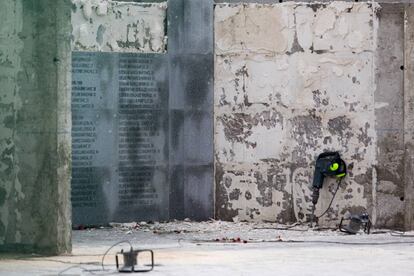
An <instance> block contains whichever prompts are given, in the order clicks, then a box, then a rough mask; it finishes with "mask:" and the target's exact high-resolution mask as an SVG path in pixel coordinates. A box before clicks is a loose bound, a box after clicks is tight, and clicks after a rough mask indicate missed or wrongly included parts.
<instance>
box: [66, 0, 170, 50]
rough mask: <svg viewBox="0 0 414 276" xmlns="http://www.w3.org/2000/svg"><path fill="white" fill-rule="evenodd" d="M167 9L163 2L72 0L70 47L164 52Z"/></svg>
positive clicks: (77, 48) (76, 48) (74, 48)
mask: <svg viewBox="0 0 414 276" xmlns="http://www.w3.org/2000/svg"><path fill="white" fill-rule="evenodd" d="M166 9H167V3H166V2H163V3H133V2H129V3H128V2H121V1H108V0H72V26H73V31H72V48H73V50H75V51H104V52H112V51H114V52H147V53H163V52H165V48H166V36H165V20H166Z"/></svg>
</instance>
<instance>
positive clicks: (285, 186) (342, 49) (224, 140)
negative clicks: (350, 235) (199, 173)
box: [215, 2, 378, 225]
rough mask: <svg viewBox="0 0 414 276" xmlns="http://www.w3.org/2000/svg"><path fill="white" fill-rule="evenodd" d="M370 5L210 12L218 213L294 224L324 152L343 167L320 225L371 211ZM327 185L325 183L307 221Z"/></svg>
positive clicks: (306, 207) (306, 204)
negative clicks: (340, 180) (342, 162)
mask: <svg viewBox="0 0 414 276" xmlns="http://www.w3.org/2000/svg"><path fill="white" fill-rule="evenodd" d="M377 8H378V7H377V5H376V4H370V3H349V2H348V3H346V2H332V3H329V4H319V5H315V4H314V5H311V6H310V5H308V4H301V3H293V2H287V3H282V4H272V5H265V4H218V5H216V8H215V156H216V159H215V162H216V186H217V189H216V190H217V192H218V194H217V195H216V197H217V201H218V204H216V208H218V214H219V216H221V217H222V218H229V217H233V218H234V219H243V220H271V221H274V220H277V221H280V222H289V221H294V220H302V219H304V215H306V214H308V213H309V212H310V207H311V203H310V194H311V191H310V189H309V186H310V184H311V182H312V177H313V168H314V160H315V159H316V157H317V155H318V154H319V153H321V152H323V151H325V150H335V151H339V152H340V153H341V155H342V156H343V158H344V159H345V161H346V162H347V163H348V165H349V166H350V167H349V175H348V176H347V177H346V179H345V180H344V182H343V183H342V186H341V189H340V190H339V192H338V195H337V198H336V200H335V202H334V204H333V206H332V209H331V210H330V211H329V212H328V215H327V216H326V217H324V218H323V221H324V223H325V224H327V225H328V224H333V223H334V222H337V220H338V218H339V217H342V216H343V215H344V214H345V213H347V212H349V211H357V210H364V209H367V210H368V211H370V210H371V206H372V193H371V189H372V183H373V181H375V180H373V179H374V178H375V173H373V170H372V168H373V165H374V164H375V160H376V137H375V130H374V127H375V113H374V111H375V110H374V91H375V80H374V73H375V72H374V71H375V70H374V68H375V64H374V52H375V43H376V31H377V18H376V16H375V10H376V9H377ZM335 187H336V186H335V183H334V182H333V181H330V182H329V183H326V185H325V187H324V188H323V190H322V192H321V198H320V201H319V204H318V206H317V209H316V214H317V215H318V214H320V213H321V212H322V211H323V210H324V209H325V208H327V205H328V203H329V201H330V198H331V197H332V192H333V190H334V189H335ZM220 214H221V215H220Z"/></svg>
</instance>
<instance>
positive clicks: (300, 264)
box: [0, 221, 414, 276]
mask: <svg viewBox="0 0 414 276" xmlns="http://www.w3.org/2000/svg"><path fill="white" fill-rule="evenodd" d="M114 226H115V227H114V228H108V229H94V230H83V231H74V232H73V255H71V256H59V257H35V256H33V257H28V256H14V258H11V257H10V256H2V257H1V259H0V275H116V273H115V271H114V253H115V252H117V251H119V250H120V249H121V248H124V249H128V248H129V246H128V245H127V244H122V245H119V246H117V247H115V248H113V249H112V250H111V251H110V252H109V254H108V255H107V257H106V258H105V269H106V270H105V271H102V268H101V261H102V254H103V253H104V252H105V251H106V250H107V249H108V248H109V247H110V246H111V245H112V244H114V243H115V242H118V241H123V240H127V241H130V242H131V243H132V244H133V246H134V248H136V249H140V248H141V249H143V248H151V249H153V250H154V252H155V263H156V267H155V269H154V271H152V272H150V273H149V275H154V276H155V275H208V276H211V275H212V274H216V275H413V274H414V237H408V236H405V237H399V236H392V233H389V232H387V233H382V234H372V235H366V234H360V235H355V236H348V235H345V234H343V233H340V232H337V231H329V230H328V231H306V227H297V228H295V229H294V230H303V231H292V230H289V231H286V230H275V229H257V228H263V227H271V228H272V227H276V226H277V225H275V224H253V223H227V222H220V221H210V222H203V223H192V222H173V223H167V224H144V223H143V224H136V223H131V224H124V225H114ZM405 234H406V235H410V236H411V235H413V234H414V233H405ZM223 238H228V239H231V238H234V239H236V240H237V238H240V239H241V241H243V240H246V241H247V243H243V242H236V243H234V242H213V240H215V239H223ZM294 241H295V242H294ZM143 261H144V259H143ZM78 263H82V264H81V265H80V266H81V267H79V266H77V264H78ZM68 268H71V269H70V270H66V271H64V270H65V269H68ZM87 270H89V271H87Z"/></svg>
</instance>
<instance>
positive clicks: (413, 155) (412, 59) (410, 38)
mask: <svg viewBox="0 0 414 276" xmlns="http://www.w3.org/2000/svg"><path fill="white" fill-rule="evenodd" d="M404 28H405V39H404V42H405V47H404V56H405V57H404V59H405V64H404V72H405V74H404V145H405V169H404V180H405V198H404V200H405V228H406V229H411V230H412V229H414V128H413V126H414V5H407V6H406V9H405V24H404Z"/></svg>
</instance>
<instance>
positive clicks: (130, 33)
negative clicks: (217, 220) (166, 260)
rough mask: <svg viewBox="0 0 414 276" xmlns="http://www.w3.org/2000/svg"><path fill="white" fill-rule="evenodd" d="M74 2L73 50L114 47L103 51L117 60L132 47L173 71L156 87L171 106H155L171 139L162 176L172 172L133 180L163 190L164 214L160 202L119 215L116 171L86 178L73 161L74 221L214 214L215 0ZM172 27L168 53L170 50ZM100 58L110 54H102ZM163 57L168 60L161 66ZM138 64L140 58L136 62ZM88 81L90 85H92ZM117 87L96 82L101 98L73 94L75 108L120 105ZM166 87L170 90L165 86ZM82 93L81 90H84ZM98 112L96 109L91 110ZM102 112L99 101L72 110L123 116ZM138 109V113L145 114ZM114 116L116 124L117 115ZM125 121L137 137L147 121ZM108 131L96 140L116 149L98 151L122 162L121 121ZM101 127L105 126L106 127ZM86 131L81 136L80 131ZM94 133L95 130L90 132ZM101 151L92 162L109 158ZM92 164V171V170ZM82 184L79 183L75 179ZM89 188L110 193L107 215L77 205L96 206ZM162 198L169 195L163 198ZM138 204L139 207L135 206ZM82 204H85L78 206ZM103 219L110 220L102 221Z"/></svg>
mask: <svg viewBox="0 0 414 276" xmlns="http://www.w3.org/2000/svg"><path fill="white" fill-rule="evenodd" d="M139 2H142V1H139ZM151 2H154V1H151ZM156 2H160V1H156ZM72 3H73V9H72V25H73V35H72V49H73V50H74V51H79V52H84V51H89V52H90V51H104V52H111V54H108V55H106V54H105V56H106V57H108V58H109V57H111V56H112V57H115V59H116V57H117V54H116V53H119V52H129V53H132V54H130V55H129V56H130V58H131V59H140V58H148V57H149V56H151V57H152V58H151V59H152V60H153V61H154V62H153V63H154V64H155V63H156V64H159V67H160V69H163V70H164V69H167V68H168V71H167V74H166V78H165V80H166V81H168V84H167V85H165V84H164V83H158V82H159V80H155V82H157V84H156V86H157V87H162V88H163V89H161V91H160V92H159V94H160V95H161V94H162V97H163V98H162V102H163V103H164V102H167V104H166V105H164V104H162V107H161V110H154V112H155V113H158V114H162V120H161V121H162V122H160V124H159V125H160V127H159V128H157V132H159V133H160V134H161V136H162V137H164V136H165V137H166V139H165V140H163V146H162V150H161V152H162V153H163V157H162V161H163V166H164V165H165V166H166V168H165V170H164V171H163V174H164V173H165V172H167V177H165V178H164V177H163V178H162V179H160V178H155V177H152V176H150V177H148V181H147V183H143V181H142V180H136V179H133V177H130V179H131V180H130V182H131V183H128V185H130V186H131V187H134V188H135V190H139V189H140V187H142V186H145V185H148V186H149V187H159V188H158V189H156V190H158V191H159V192H158V196H159V199H158V200H157V201H158V202H160V201H162V210H161V211H160V212H158V214H161V215H154V213H156V212H154V211H155V209H156V207H157V206H156V205H157V204H155V206H149V209H150V210H149V211H146V210H145V209H143V208H142V206H138V205H137V204H136V203H133V204H131V206H126V207H125V206H124V208H120V209H119V210H120V211H119V212H118V213H116V212H114V209H116V205H117V204H118V203H117V199H116V198H117V195H116V192H114V191H117V189H118V186H121V185H120V184H119V183H118V182H117V180H116V177H115V176H116V175H117V173H112V174H109V173H107V174H106V175H105V177H106V176H108V175H110V176H111V177H112V179H113V180H108V181H106V179H105V181H104V180H103V178H104V177H100V176H99V174H101V173H98V174H97V176H95V177H90V178H89V179H86V180H85V177H84V176H85V175H81V176H80V177H79V174H78V173H77V171H76V170H77V168H76V166H75V163H73V164H74V170H73V172H74V178H73V180H72V182H73V183H72V188H73V193H72V195H73V198H72V201H73V203H74V205H73V206H74V209H73V210H74V218H75V224H79V223H82V224H88V223H93V224H95V223H102V222H108V221H105V220H108V219H111V220H124V221H126V220H144V219H151V220H155V219H168V218H179V219H180V218H181V219H183V218H186V217H189V218H191V219H195V220H204V219H208V218H211V217H213V216H214V207H213V206H214V204H213V201H214V186H213V183H214V181H213V178H214V176H213V166H214V162H213V66H214V65H213V64H214V62H213V61H214V54H213V45H214V43H213V25H214V24H213V7H214V6H213V1H212V0H192V1H186V0H173V1H168V9H167V2H163V3H152V4H149V3H133V1H128V2H121V1H104V0H102V1H96V0H82V1H80V0H74V1H72ZM166 17H168V24H166V20H167V18H166ZM167 28H168V30H167ZM167 32H168V52H167V51H166V41H167V40H166V38H167ZM143 52H144V53H143ZM148 53H151V55H148ZM78 54H81V53H76V54H75V55H74V57H75V59H76V56H77V55H78ZM81 55H82V54H81ZM100 56H104V55H102V54H101V55H100ZM157 60H159V61H161V60H162V64H160V63H159V62H157ZM131 64H132V63H131ZM136 65H137V64H136V63H135V64H134V66H136ZM76 66H79V69H80V70H82V69H81V68H80V67H81V66H85V64H80V65H76ZM86 66H87V65H86ZM99 66H100V67H101V68H98V69H99V70H100V71H102V72H106V70H109V71H115V72H116V71H118V69H116V67H115V66H112V65H111V66H108V68H107V69H105V68H104V69H105V70H102V67H103V66H102V64H99V63H97V67H99ZM131 68H132V67H131ZM99 70H98V71H99ZM131 70H132V69H131ZM136 74H139V73H136ZM74 76H75V77H76V78H79V77H81V76H82V74H77V75H76V74H74ZM111 76H112V78H113V79H115V80H116V79H117V73H111ZM137 77H140V76H128V78H129V79H130V80H133V78H137ZM97 78H98V79H97V81H96V82H97V83H99V82H101V83H106V82H107V81H108V78H107V76H106V75H105V74H102V76H98V77H97ZM99 78H100V79H99ZM85 79H90V77H85ZM84 83H86V81H85V82H84ZM82 85H83V86H87V85H86V84H82ZM117 86H118V85H115V88H112V87H110V86H107V87H106V88H105V86H102V85H101V87H99V85H98V86H96V85H94V89H95V88H96V95H97V97H96V98H95V99H91V98H89V99H88V98H87V97H84V96H80V97H79V99H77V98H74V106H75V105H77V104H78V103H77V102H76V103H75V101H90V102H88V103H92V102H93V101H95V100H97V102H99V101H101V100H99V97H100V98H101V99H102V98H103V99H105V98H108V97H110V98H111V99H112V100H111V101H109V104H108V106H109V105H114V106H116V103H118V102H121V100H119V99H120V98H121V96H120V97H119V99H118V93H117V92H116V91H117ZM130 86H131V87H129V88H128V89H131V90H129V92H131V91H133V90H134V91H136V90H145V89H146V86H148V85H147V84H145V82H140V83H138V82H135V83H133V82H131V85H130ZM164 86H167V87H165V89H164ZM74 89H75V90H76V89H79V87H76V86H75V88H74ZM82 89H87V87H82ZM123 89H125V88H123ZM76 94H77V95H80V94H79V93H76ZM120 94H122V93H120ZM124 94H125V93H124ZM108 95H109V96H108ZM122 97H123V99H122V101H123V102H129V103H134V101H136V100H137V97H140V95H139V93H132V92H131V93H129V94H128V96H122ZM131 105H132V104H131ZM93 109H95V110H94V111H92V110H93ZM98 109H99V108H98V105H95V107H94V108H93V107H92V108H90V110H87V108H85V109H83V110H81V111H80V110H76V109H73V114H74V115H75V116H78V115H82V113H84V114H88V113H90V112H97V113H106V114H110V115H111V116H113V118H115V117H120V116H119V112H116V111H115V110H116V108H113V109H106V110H105V112H104V111H103V110H101V111H99V110H98ZM117 113H118V114H117ZM136 113H137V114H138V115H139V113H140V112H136ZM164 115H165V116H164ZM85 117H87V116H85ZM103 118H106V117H103ZM111 118H112V117H111ZM100 120H102V119H100ZM111 120H113V121H114V122H115V121H116V120H115V119H111ZM98 121H99V120H98V119H97V120H95V123H96V125H98ZM126 123H127V124H128V125H129V126H134V127H135V133H134V134H135V135H136V137H138V136H139V135H141V134H142V132H144V130H143V129H144V128H145V126H144V127H142V126H138V125H137V124H136V122H134V120H133V119H131V118H130V119H129V120H126ZM76 124H79V122H76V121H75V120H74V129H79V126H77V125H76ZM138 127H142V130H141V131H137V129H138V130H139V128H138ZM106 128H107V126H105V131H106ZM109 128H110V131H112V132H111V134H109V135H101V134H100V133H99V134H98V135H99V137H98V138H97V140H101V141H104V143H106V144H109V145H111V146H110V147H103V146H102V144H101V146H100V148H97V151H100V154H101V155H105V154H108V153H110V156H111V155H112V156H114V158H113V159H114V160H113V162H114V163H116V162H117V160H116V159H117V158H118V155H119V154H118V152H117V151H114V153H112V151H111V150H113V149H114V148H115V149H116V148H117V146H118V145H117V144H116V143H112V144H111V143H107V142H108V141H109V140H111V136H113V135H116V134H115V133H116V128H117V123H115V124H114V125H112V126H110V127H109ZM97 129H98V128H97ZM103 129H104V128H101V130H100V131H102V130H103ZM140 132H141V133H140ZM101 133H102V132H101ZM84 134H85V133H80V134H79V135H84ZM75 135H78V133H74V136H75ZM88 135H97V134H96V133H92V134H91V133H88ZM134 138H135V137H134ZM130 140H133V139H130ZM73 141H74V143H73V148H74V151H73V157H74V158H73V160H75V162H76V160H79V159H80V158H85V155H83V156H82V155H81V154H79V156H78V153H79V152H81V151H79V150H76V149H77V148H79V147H83V146H85V145H77V144H75V143H76V140H73ZM105 141H106V142H105ZM148 142H151V143H153V144H155V145H157V143H158V144H159V142H160V141H159V138H158V140H156V139H154V138H153V137H150V139H148ZM164 142H165V145H164ZM88 146H89V145H88ZM122 146H123V147H125V148H126V149H128V151H130V152H131V153H132V154H131V156H132V157H134V156H135V155H136V150H137V147H138V148H139V146H137V145H136V144H135V145H134V143H133V142H131V143H128V145H126V144H124V145H122ZM94 149H95V148H94ZM134 151H135V152H134ZM134 154H135V155H134ZM96 156H97V155H95V157H92V158H95V159H93V163H94V164H95V165H94V166H103V164H102V163H103V162H100V160H99V158H96ZM104 158H106V157H104ZM134 161H135V162H130V163H129V164H128V165H129V167H133V166H138V165H139V162H137V161H136V160H134ZM99 163H101V164H99ZM116 166H117V164H116V165H115V166H113V167H114V169H116ZM87 169H88V168H87ZM90 169H91V171H92V170H93V168H90ZM132 170H133V171H134V172H137V171H140V169H137V168H132ZM76 178H77V179H76ZM77 181H78V182H79V183H80V184H79V183H76V182H77ZM82 183H84V184H82ZM91 184H93V185H91ZM86 186H89V187H91V186H95V187H97V190H98V191H99V190H101V189H104V190H105V192H104V193H101V194H105V200H103V201H104V204H103V205H106V206H105V207H106V209H107V210H108V211H105V212H103V213H105V214H102V215H100V216H99V218H98V216H95V217H94V219H90V217H91V216H85V215H86V214H92V216H94V213H93V212H89V211H88V209H87V208H86V207H84V206H82V205H81V204H79V202H77V201H78V200H79V198H83V200H82V201H83V202H82V204H84V203H85V205H86V203H87V202H85V201H90V204H94V202H95V201H96V198H97V197H96V196H94V193H95V191H94V190H92V189H90V188H88V187H86ZM88 189H89V191H88ZM90 190H92V191H90ZM88 193H89V194H88ZM164 194H167V195H168V194H169V200H168V199H167V200H165V198H164V196H162V195H164ZM126 196H131V201H135V202H137V201H139V200H138V199H137V196H136V195H133V194H132V193H130V192H126ZM161 197H162V198H163V200H160V199H161ZM168 201H169V206H168V207H169V208H164V206H165V205H166V203H167V205H168ZM134 204H135V205H136V206H133V205H134ZM78 206H81V207H79V208H78ZM134 208H135V209H134ZM101 209H102V208H101V207H100V205H99V206H97V207H95V210H97V212H99V210H101ZM159 209H161V208H159ZM107 213H108V214H110V213H113V214H114V213H116V215H107ZM143 213H145V215H146V216H145V215H143ZM151 216H152V217H151ZM77 217H84V219H83V220H77V219H76V218H77ZM101 217H109V218H104V219H101Z"/></svg>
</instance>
